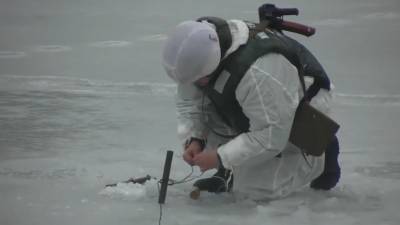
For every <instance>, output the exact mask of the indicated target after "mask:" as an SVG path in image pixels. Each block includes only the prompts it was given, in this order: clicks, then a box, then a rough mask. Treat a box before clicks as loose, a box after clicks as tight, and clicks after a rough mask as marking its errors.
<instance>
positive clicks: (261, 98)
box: [176, 20, 331, 199]
mask: <svg viewBox="0 0 400 225" xmlns="http://www.w3.org/2000/svg"><path fill="white" fill-rule="evenodd" d="M228 24H229V26H230V29H231V33H232V39H233V44H232V46H231V48H230V49H229V50H228V52H227V54H226V55H229V54H230V53H232V52H234V51H235V50H236V49H237V48H239V46H240V45H242V44H245V43H246V42H247V39H248V34H249V30H248V28H247V26H246V24H245V23H244V22H242V21H239V20H230V21H228ZM225 57H226V56H225ZM307 81H308V82H307ZM307 81H306V82H307V83H308V84H310V83H311V82H312V80H310V81H309V80H307ZM217 83H218V82H217ZM301 96H302V89H301V85H300V81H299V78H298V74H297V69H296V67H295V66H294V65H292V64H291V63H290V62H289V61H288V60H287V59H286V58H285V57H283V56H282V55H280V54H268V55H266V56H264V57H261V58H259V59H258V60H257V61H256V62H255V63H253V65H252V66H251V67H250V69H249V70H248V71H247V73H246V74H245V75H244V77H243V79H242V80H241V82H240V83H239V85H238V87H237V89H236V98H237V100H238V102H239V104H240V105H241V107H242V109H243V112H244V114H245V115H246V116H247V117H248V118H249V120H250V131H249V132H247V133H242V134H240V135H238V136H237V137H235V138H233V139H226V138H221V137H218V135H215V133H213V132H212V130H213V131H214V130H218V132H219V133H221V132H222V133H224V134H232V133H231V132H232V131H230V130H229V128H227V127H226V126H225V125H224V124H223V122H221V121H220V120H219V119H218V116H217V115H216V112H215V110H214V109H213V107H212V105H211V104H210V102H209V100H208V98H207V97H206V96H204V94H203V93H202V91H201V90H200V89H198V88H197V87H195V86H194V85H193V84H186V85H182V84H180V85H178V92H177V97H176V104H177V111H178V135H179V137H180V139H181V141H182V142H185V141H186V140H188V139H189V138H190V137H196V138H201V139H205V140H207V142H208V144H207V148H217V151H218V154H219V155H220V158H221V161H222V164H223V166H224V167H225V168H228V169H232V170H233V173H234V177H235V180H234V181H235V183H234V190H235V191H236V192H239V193H244V194H246V195H249V196H250V197H252V198H255V199H264V198H275V197H280V196H285V195H287V194H289V193H291V192H292V191H294V190H296V189H298V188H300V187H302V186H304V185H306V184H308V183H309V182H310V181H311V180H312V179H314V178H315V177H317V176H318V175H319V174H320V173H321V172H322V168H323V160H324V159H323V158H324V157H308V159H307V160H308V161H309V163H310V165H311V167H310V166H309V165H308V164H307V162H306V161H305V159H304V158H303V156H302V155H301V153H300V150H299V149H297V148H296V147H295V146H293V145H291V144H290V143H288V138H289V134H290V128H291V126H292V122H293V119H294V114H295V111H296V107H297V105H298V103H299V99H300V98H301ZM330 100H331V94H330V92H328V91H326V90H322V89H321V90H320V92H319V93H318V94H317V95H316V96H315V97H314V98H313V99H312V102H311V104H312V105H314V106H315V107H317V108H318V109H320V110H321V111H323V112H325V113H328V111H329V103H330ZM210 127H211V129H210ZM207 148H206V150H207ZM279 153H282V154H281V155H282V157H279V158H278V157H276V156H277V155H278V154H279Z"/></svg>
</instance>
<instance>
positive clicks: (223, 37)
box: [197, 16, 232, 59]
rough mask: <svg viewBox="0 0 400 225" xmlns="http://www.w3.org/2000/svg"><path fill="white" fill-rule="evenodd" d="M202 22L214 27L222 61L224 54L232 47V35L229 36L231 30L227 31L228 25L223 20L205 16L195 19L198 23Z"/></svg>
mask: <svg viewBox="0 0 400 225" xmlns="http://www.w3.org/2000/svg"><path fill="white" fill-rule="evenodd" d="M204 20H205V21H207V22H209V23H211V24H214V26H215V27H216V29H217V30H216V32H217V35H218V39H219V45H220V48H221V59H222V58H223V57H224V56H225V53H226V52H227V51H228V49H229V48H230V47H231V45H232V35H231V30H230V29H229V25H228V23H227V22H226V21H225V20H224V19H221V18H218V17H213V16H205V17H200V18H199V19H197V21H198V22H201V21H204Z"/></svg>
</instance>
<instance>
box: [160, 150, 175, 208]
mask: <svg viewBox="0 0 400 225" xmlns="http://www.w3.org/2000/svg"><path fill="white" fill-rule="evenodd" d="M173 154H174V152H173V151H171V150H168V151H167V156H166V158H165V164H164V172H163V176H162V179H161V182H160V183H161V189H160V195H159V196H158V203H159V204H164V203H165V197H166V195H167V187H168V181H169V173H170V171H171V163H172V156H173Z"/></svg>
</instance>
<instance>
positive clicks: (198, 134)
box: [176, 84, 207, 143]
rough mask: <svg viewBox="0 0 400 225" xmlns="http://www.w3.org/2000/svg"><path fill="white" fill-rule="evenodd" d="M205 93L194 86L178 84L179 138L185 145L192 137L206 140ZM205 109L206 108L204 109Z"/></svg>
mask: <svg viewBox="0 0 400 225" xmlns="http://www.w3.org/2000/svg"><path fill="white" fill-rule="evenodd" d="M203 98H204V96H203V92H202V91H201V90H200V89H198V88H197V87H196V86H194V84H178V91H177V96H176V107H177V114H178V115H177V116H178V136H179V139H180V141H182V143H184V142H185V141H186V140H188V139H189V138H191V137H195V138H200V139H205V137H206V130H207V129H206V126H205V123H204V115H203V114H205V113H206V112H203V103H204V102H205V99H203ZM204 108H205V107H204Z"/></svg>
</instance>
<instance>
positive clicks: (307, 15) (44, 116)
mask: <svg viewBox="0 0 400 225" xmlns="http://www.w3.org/2000/svg"><path fill="white" fill-rule="evenodd" d="M261 3H263V2H259V1H256V2H249V1H236V0H235V1H227V0H224V1H183V0H171V1H157V0H149V1H131V0H118V1H93V0H82V1H63V0H36V1H25V0H13V1H0V32H1V35H0V224H1V225H28V224H29V225H31V224H34V225H36V224H37V225H39V224H40V225H47V224H48V225H53V224H57V225H64V224H65V225H67V224H68V225H70V224H85V225H90V224H93V225H102V224H107V225H109V224H121V225H123V224H138V225H146V224H157V223H158V217H159V210H160V208H159V205H158V204H157V201H158V187H157V180H151V181H149V182H147V183H146V184H145V185H139V184H124V183H119V184H118V185H117V186H116V187H109V188H105V185H106V184H109V183H115V182H119V181H123V180H127V179H128V178H130V177H142V176H145V175H147V174H150V175H152V176H154V177H157V178H160V177H161V173H162V165H163V163H164V159H165V153H166V150H168V149H172V150H174V151H175V154H174V159H173V164H172V170H171V178H173V179H176V180H179V179H182V178H183V177H185V176H186V175H187V174H189V173H190V171H191V170H190V167H188V166H187V165H186V164H184V163H183V161H182V160H181V152H180V151H181V149H180V147H181V146H180V143H178V139H177V136H176V129H177V128H176V120H175V117H176V112H175V108H174V95H175V92H176V85H174V84H173V83H172V82H171V81H170V80H169V79H168V78H167V76H166V75H165V74H164V71H163V70H162V65H161V53H160V52H161V49H162V44H163V41H165V38H166V35H167V34H168V32H169V30H170V29H171V28H172V27H174V26H175V25H176V24H177V23H179V22H180V21H182V20H186V19H193V18H197V17H200V16H204V15H216V16H221V17H225V18H238V19H240V18H244V19H248V20H256V19H257V15H256V9H257V7H258V6H259V5H260V4H261ZM274 3H275V4H277V5H278V6H282V7H286V6H289V7H292V6H293V7H299V8H300V9H301V16H300V17H298V18H295V17H290V20H295V21H296V20H297V21H302V22H306V23H308V24H311V25H313V26H316V28H317V34H316V35H315V36H314V37H312V38H303V37H299V36H295V37H296V38H298V39H299V40H301V41H302V42H303V43H304V44H305V45H306V46H307V47H309V48H310V49H311V50H312V51H313V52H314V53H315V54H316V55H317V57H318V58H319V59H320V60H321V62H322V64H323V65H324V66H325V68H326V70H327V72H328V74H330V76H331V78H332V80H333V81H334V83H335V86H336V94H335V105H334V109H333V112H334V115H333V116H334V118H335V119H337V120H338V121H339V122H340V124H341V129H340V131H339V137H340V143H341V154H340V162H341V165H342V179H341V181H340V183H339V185H338V186H337V187H336V188H334V189H333V190H331V191H329V192H323V191H313V190H311V189H309V188H307V187H306V188H304V189H303V190H300V191H299V192H297V193H294V194H292V195H290V196H288V197H287V198H284V199H279V200H272V201H265V202H254V201H251V200H248V199H242V198H240V196H235V195H234V194H226V193H225V194H220V195H215V194H211V193H202V194H201V197H200V199H199V200H197V201H195V200H191V199H190V198H189V192H190V190H191V185H192V182H193V181H191V182H188V183H183V184H179V185H174V186H169V187H168V193H167V199H166V204H165V205H164V206H163V211H162V212H163V217H162V224H165V225H167V224H174V225H177V224H178V225H180V224H182V225H190V224H213V225H225V224H229V225H232V224H238V225H239V224H240V225H242V224H249V225H253V224H254V225H259V224H271V225H283V224H285V225H288V224H300V225H301V224H304V225H323V224H327V225H336V224H337V225H343V224H352V225H359V224H362V225H377V224H379V225H398V224H400V215H399V213H398V211H399V210H398V208H399V206H400V154H399V146H400V141H399V133H400V120H399V115H400V92H399V88H398V87H399V85H400V79H399V76H398V75H399V74H398V68H397V67H398V63H399V62H398V53H399V51H400V47H399V46H400V45H398V40H399V39H400V27H399V26H396V24H400V20H399V19H400V16H399V15H400V14H399V9H400V8H399V7H400V5H399V4H398V1H397V0H382V1H376V0H365V1H362V2H361V1H357V0H350V1H348V0H346V1H345V0H339V1H319V2H311V3H310V2H309V1H305V0H301V1H296V2H294V1H279V2H277V1H276V2H274ZM288 19H289V17H288ZM212 172H213V171H210V172H209V173H206V174H204V175H203V177H207V176H209V175H210V174H211V173H212ZM199 174H200V173H199V171H198V170H197V169H195V171H194V174H193V176H198V175H199Z"/></svg>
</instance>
